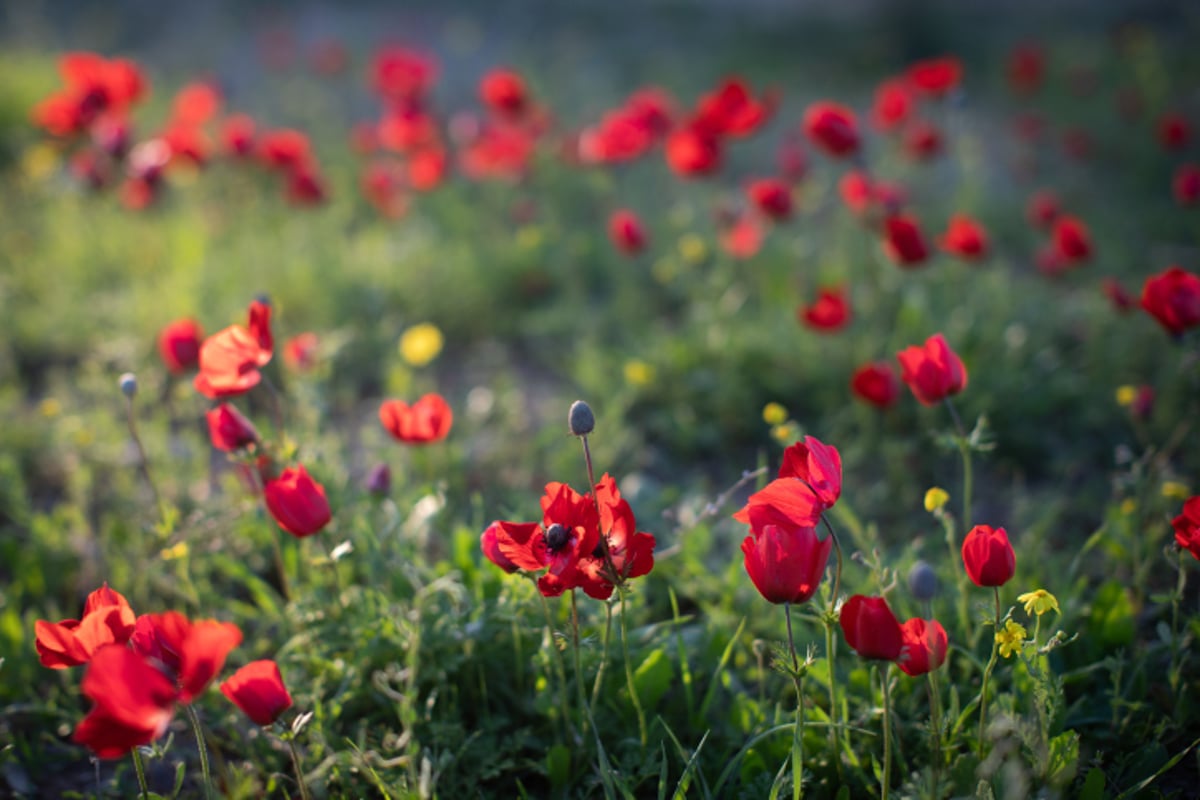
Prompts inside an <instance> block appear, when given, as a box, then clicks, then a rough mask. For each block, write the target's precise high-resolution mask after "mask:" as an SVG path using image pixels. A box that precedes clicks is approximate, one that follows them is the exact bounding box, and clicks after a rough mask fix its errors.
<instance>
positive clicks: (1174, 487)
mask: <svg viewBox="0 0 1200 800" xmlns="http://www.w3.org/2000/svg"><path fill="white" fill-rule="evenodd" d="M1191 494H1192V493H1191V492H1190V491H1188V487H1187V485H1186V484H1182V483H1180V482H1179V481H1167V482H1166V483H1164V484H1163V485H1162V496H1163V497H1165V498H1167V499H1168V500H1187V499H1188V498H1189V497H1191Z"/></svg>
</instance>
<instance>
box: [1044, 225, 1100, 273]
mask: <svg viewBox="0 0 1200 800" xmlns="http://www.w3.org/2000/svg"><path fill="white" fill-rule="evenodd" d="M1051 236H1052V237H1053V242H1054V252H1055V254H1056V255H1057V256H1058V257H1059V258H1060V259H1061V260H1062V261H1063V263H1064V264H1066V265H1075V264H1081V263H1083V262H1084V261H1087V260H1088V259H1089V258H1091V255H1092V237H1091V233H1090V232H1089V231H1088V227H1087V225H1085V224H1084V223H1083V221H1082V220H1080V219H1078V218H1076V217H1072V216H1069V215H1066V214H1064V215H1062V216H1060V217H1058V218H1057V219H1056V220H1055V221H1054V229H1053V230H1052V231H1051Z"/></svg>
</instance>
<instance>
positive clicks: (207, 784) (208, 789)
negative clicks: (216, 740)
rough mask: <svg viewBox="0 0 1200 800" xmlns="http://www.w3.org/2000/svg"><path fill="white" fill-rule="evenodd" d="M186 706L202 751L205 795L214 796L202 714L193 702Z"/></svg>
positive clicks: (198, 748) (201, 765)
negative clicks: (201, 719) (201, 723)
mask: <svg viewBox="0 0 1200 800" xmlns="http://www.w3.org/2000/svg"><path fill="white" fill-rule="evenodd" d="M184 708H185V709H186V710H187V716H188V721H189V722H191V723H192V733H193V734H194V735H195V737H196V749H197V750H198V751H200V773H201V774H202V775H203V776H204V796H205V797H212V774H211V772H210V771H209V768H208V745H206V744H205V743H204V729H203V728H201V727H200V716H199V715H198V714H197V713H196V709H195V707H194V706H193V705H192V704H191V703H188V704H187V705H185V706H184Z"/></svg>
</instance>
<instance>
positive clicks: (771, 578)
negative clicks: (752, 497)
mask: <svg viewBox="0 0 1200 800" xmlns="http://www.w3.org/2000/svg"><path fill="white" fill-rule="evenodd" d="M758 513H759V512H758V511H757V510H756V511H755V513H754V516H758ZM832 549H833V537H832V536H826V537H825V540H824V541H821V540H820V539H818V538H817V532H816V530H815V529H814V528H787V527H780V526H778V525H772V524H765V525H762V526H752V527H751V528H750V535H749V536H747V537H746V538H745V539H743V540H742V554H743V555H744V556H745V566H746V574H747V575H749V576H750V580H751V581H752V582H753V583H754V588H756V589H758V593H759V594H761V595H762V596H763V599H764V600H766V601H767V602H768V603H776V604H779V603H805V602H808V600H810V599H812V596H813V595H814V594H816V592H817V587H818V586H820V585H821V578H822V577H823V576H824V575H825V565H826V564H827V563H828V562H829V553H830V551H831V550H832Z"/></svg>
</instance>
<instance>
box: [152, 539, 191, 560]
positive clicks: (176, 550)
mask: <svg viewBox="0 0 1200 800" xmlns="http://www.w3.org/2000/svg"><path fill="white" fill-rule="evenodd" d="M187 554H188V545H187V542H180V543H179V544H176V545H172V546H171V547H165V548H163V549H162V550H161V551H160V552H159V556H160V557H161V558H162V560H163V561H174V560H176V559H180V558H187Z"/></svg>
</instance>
